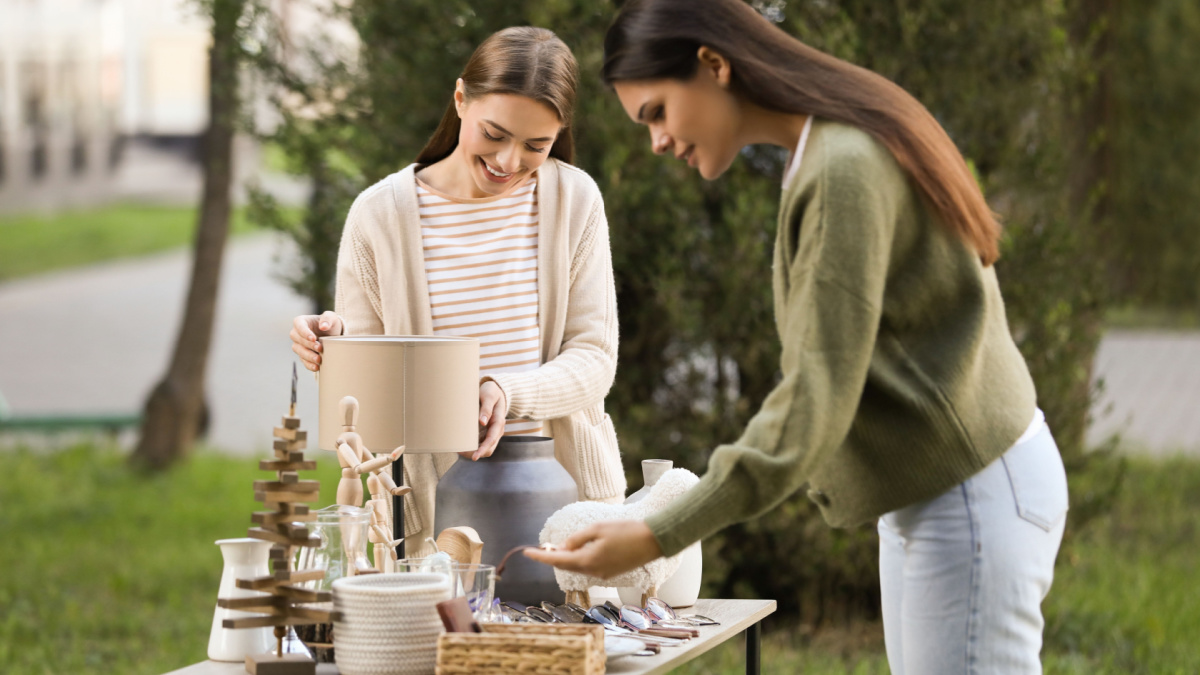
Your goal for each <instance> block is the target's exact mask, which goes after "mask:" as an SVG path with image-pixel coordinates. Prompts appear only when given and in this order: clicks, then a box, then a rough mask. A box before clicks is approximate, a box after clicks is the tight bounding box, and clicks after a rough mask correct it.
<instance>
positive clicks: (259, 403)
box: [0, 234, 317, 454]
mask: <svg viewBox="0 0 1200 675" xmlns="http://www.w3.org/2000/svg"><path fill="white" fill-rule="evenodd" d="M288 250H290V249H286V248H285V247H284V246H283V243H282V242H281V241H280V240H279V239H277V238H276V237H275V236H274V235H269V234H254V235H250V236H247V237H242V238H238V239H236V240H235V241H234V243H232V244H231V245H230V247H229V248H228V249H227V251H226V256H225V262H224V267H225V269H224V270H223V273H222V277H221V290H220V299H219V301H218V316H217V321H216V333H215V340H214V343H213V353H212V354H211V358H210V361H209V370H208V399H209V404H210V406H211V411H212V426H211V429H210V433H209V440H210V442H211V443H212V444H213V445H215V446H217V447H220V448H225V449H228V450H231V451H236V452H239V453H246V454H259V453H263V452H267V451H269V448H270V442H271V430H272V427H273V426H274V425H275V424H277V423H278V421H279V415H281V414H284V413H285V412H286V409H287V402H288V392H289V386H290V382H291V363H292V361H293V360H294V356H293V354H292V352H291V347H290V346H291V342H290V340H289V339H288V336H287V333H288V329H289V326H290V325H291V320H292V317H294V316H295V315H297V314H300V313H303V312H305V311H307V309H308V305H307V303H306V302H305V301H304V300H303V299H301V298H300V297H298V296H297V295H296V294H294V293H293V292H292V291H290V290H289V289H288V288H287V287H285V286H284V285H283V284H282V283H281V282H279V281H277V280H276V279H275V278H274V276H273V273H274V271H275V270H276V269H278V265H277V264H276V263H275V262H274V258H275V257H276V256H277V255H279V254H281V253H286V252H287V251H288ZM190 270H191V257H190V251H183V250H179V251H174V252H171V253H166V254H162V255H156V256H152V257H148V258H142V259H137V260H132V261H118V262H112V263H105V264H102V265H96V266H91V267H87V268H82V269H76V270H71V271H69V272H64V273H56V274H50V275H45V276H39V277H33V278H29V279H24V280H18V281H14V282H7V283H4V284H0V317H2V318H3V320H2V321H0V344H2V346H0V392H3V394H4V397H5V398H6V399H7V400H8V404H9V407H10V408H11V409H12V411H13V412H14V413H31V414H32V413H85V412H133V411H137V410H140V409H141V406H142V404H143V403H144V401H145V399H146V396H147V394H148V393H149V391H150V389H151V388H152V387H153V386H154V384H155V382H157V381H158V379H159V378H160V377H161V376H162V374H163V372H164V371H165V369H166V366H167V361H168V359H169V358H170V355H171V351H172V349H173V348H174V341H175V337H176V332H177V331H178V326H179V321H180V315H181V313H182V309H183V300H184V295H185V294H186V292H187V281H188V275H189V274H190ZM300 372H301V378H300V391H299V399H300V400H299V405H298V413H299V414H300V415H301V416H302V417H303V418H304V419H305V420H306V423H305V427H306V428H308V429H310V430H311V431H313V432H314V433H315V431H316V397H317V390H316V382H315V380H314V378H313V377H312V376H311V375H310V374H308V372H307V371H305V370H301V371H300ZM0 442H3V441H2V440H0Z"/></svg>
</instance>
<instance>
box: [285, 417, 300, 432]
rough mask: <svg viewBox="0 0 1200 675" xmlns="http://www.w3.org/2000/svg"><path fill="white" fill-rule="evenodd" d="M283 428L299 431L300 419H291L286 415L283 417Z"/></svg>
mask: <svg viewBox="0 0 1200 675" xmlns="http://www.w3.org/2000/svg"><path fill="white" fill-rule="evenodd" d="M283 428H284V429H299V428H300V418H299V417H291V416H289V415H284V416H283Z"/></svg>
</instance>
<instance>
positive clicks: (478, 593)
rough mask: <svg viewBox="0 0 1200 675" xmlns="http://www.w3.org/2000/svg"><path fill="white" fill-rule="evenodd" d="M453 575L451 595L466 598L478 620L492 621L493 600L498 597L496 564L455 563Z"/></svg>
mask: <svg viewBox="0 0 1200 675" xmlns="http://www.w3.org/2000/svg"><path fill="white" fill-rule="evenodd" d="M451 577H452V579H453V584H451V587H450V594H451V596H452V597H458V596H462V597H464V598H466V599H467V606H468V607H470V608H471V614H472V615H474V616H475V620H476V621H491V620H492V600H493V599H495V597H496V566H495V565H471V564H463V563H454V565H453V567H452V571H451Z"/></svg>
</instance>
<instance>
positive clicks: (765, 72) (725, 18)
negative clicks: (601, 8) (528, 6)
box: [603, 0, 1000, 265]
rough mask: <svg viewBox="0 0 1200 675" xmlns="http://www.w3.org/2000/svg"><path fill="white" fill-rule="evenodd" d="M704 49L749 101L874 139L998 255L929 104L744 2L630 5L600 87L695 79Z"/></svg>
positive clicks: (982, 250) (937, 204)
mask: <svg viewBox="0 0 1200 675" xmlns="http://www.w3.org/2000/svg"><path fill="white" fill-rule="evenodd" d="M701 46H707V47H708V48H710V49H713V50H715V51H717V52H718V53H720V54H721V55H723V56H724V57H725V58H727V59H729V62H730V65H731V70H732V78H731V82H732V85H731V86H732V87H733V88H734V90H735V91H737V92H738V93H739V94H741V95H743V96H745V97H746V98H747V99H748V100H749V101H751V102H752V103H754V104H756V105H758V106H761V107H763V108H766V109H768V110H774V111H779V112H787V113H797V114H808V115H813V116H815V117H819V118H822V119H828V120H834V121H837V122H843V123H845V124H850V125H853V126H855V127H858V128H859V129H862V130H863V131H865V132H866V133H868V134H870V135H871V136H873V137H874V138H875V139H876V140H878V141H879V142H880V143H882V144H883V145H884V146H886V147H887V149H888V150H889V151H891V153H892V155H893V156H894V157H895V158H896V161H897V162H898V163H899V164H900V166H901V167H903V168H904V170H905V171H907V172H908V174H909V176H911V178H912V180H914V181H915V182H916V185H917V187H918V188H919V189H920V192H921V193H922V194H923V195H924V196H925V197H926V199H927V200H928V202H929V204H930V205H931V206H932V208H933V210H934V211H935V212H936V213H937V215H939V216H940V217H941V220H942V221H943V222H944V223H945V225H946V226H947V227H948V228H949V229H950V230H951V231H952V232H954V233H955V234H956V235H958V236H959V237H960V238H961V239H962V240H963V241H964V242H966V244H967V245H968V246H971V247H972V248H973V249H974V250H975V251H976V252H977V253H978V255H979V258H980V260H981V261H982V262H983V264H984V265H991V264H992V263H993V262H995V261H996V258H998V257H999V255H1000V251H999V246H998V242H999V238H1000V224H999V222H998V221H997V219H996V215H995V214H994V213H993V212H992V210H991V208H989V207H988V205H987V202H986V201H985V200H984V198H983V193H982V192H981V191H980V189H979V185H978V184H977V183H976V182H975V177H974V176H973V175H972V174H971V170H970V169H969V168H968V167H967V163H966V162H965V161H964V160H963V157H962V154H961V153H959V151H958V148H956V147H955V146H954V142H953V141H951V140H950V137H949V136H948V135H947V134H946V131H945V130H944V129H942V126H941V125H940V124H938V122H937V120H935V119H934V118H933V115H931V114H929V111H928V110H926V109H925V106H923V105H921V103H920V102H918V101H917V100H916V99H915V98H913V97H912V96H911V95H910V94H909V93H908V92H906V91H904V90H903V89H901V88H900V87H899V86H898V85H896V84H895V83H893V82H891V81H889V80H888V79H887V78H885V77H883V76H881V75H879V74H877V73H873V72H871V71H869V70H867V69H865V68H860V67H859V66H856V65H854V64H851V63H848V62H846V61H843V60H841V59H838V58H836V57H833V56H830V55H829V54H825V53H824V52H821V51H818V50H816V49H814V48H812V47H809V46H808V45H806V44H804V43H802V42H800V41H799V40H797V39H796V38H794V37H792V36H790V35H788V34H787V33H785V32H784V31H783V30H781V29H780V28H778V27H776V26H775V25H773V24H772V23H771V22H769V21H767V20H766V19H765V18H763V17H762V16H761V15H760V14H759V13H758V12H756V11H755V10H754V9H753V8H752V7H750V6H749V5H748V4H746V3H745V2H743V1H742V0H630V1H629V2H626V3H625V5H624V7H622V9H621V11H620V13H619V14H618V15H617V18H616V20H615V21H614V22H613V25H612V27H611V28H609V30H608V34H607V35H606V36H605V38H604V69H603V78H604V81H605V83H606V84H608V85H609V86H610V87H611V86H612V84H613V83H614V82H619V81H622V80H651V79H662V78H670V79H676V80H688V79H691V78H692V76H693V75H694V74H695V73H696V69H697V67H698V66H699V59H698V58H697V55H696V53H697V51H698V50H699V48H700V47H701Z"/></svg>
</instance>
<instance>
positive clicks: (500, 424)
mask: <svg viewBox="0 0 1200 675" xmlns="http://www.w3.org/2000/svg"><path fill="white" fill-rule="evenodd" d="M503 435H504V417H503V416H502V415H494V416H492V418H491V419H490V420H489V421H488V425H487V434H485V435H484V437H483V440H482V441H480V442H479V449H477V450H476V451H475V456H474V457H473V458H472V459H480V458H482V457H491V456H492V453H493V452H495V451H496V444H497V443H499V442H500V437H501V436H503Z"/></svg>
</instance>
